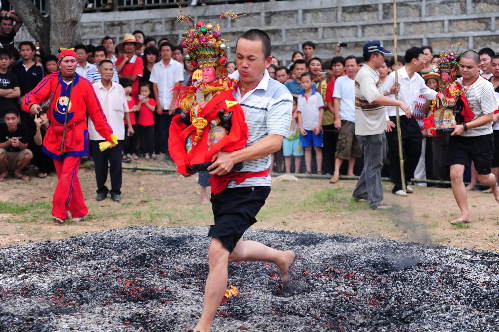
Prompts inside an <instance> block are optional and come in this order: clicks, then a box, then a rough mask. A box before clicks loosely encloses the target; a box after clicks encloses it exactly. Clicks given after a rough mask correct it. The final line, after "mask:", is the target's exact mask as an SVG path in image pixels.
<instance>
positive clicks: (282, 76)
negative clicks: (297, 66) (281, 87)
mask: <svg viewBox="0 0 499 332" xmlns="http://www.w3.org/2000/svg"><path fill="white" fill-rule="evenodd" d="M275 78H276V80H277V81H278V82H279V83H281V84H286V82H287V81H289V69H288V68H286V67H278V68H277V69H276V71H275Z"/></svg>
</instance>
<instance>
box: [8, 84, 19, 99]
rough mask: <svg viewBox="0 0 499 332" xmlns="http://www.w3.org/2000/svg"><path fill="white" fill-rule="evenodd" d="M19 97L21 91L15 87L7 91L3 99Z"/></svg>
mask: <svg viewBox="0 0 499 332" xmlns="http://www.w3.org/2000/svg"><path fill="white" fill-rule="evenodd" d="M20 96H21V89H20V88H19V87H18V86H16V87H15V88H13V89H9V91H8V92H7V93H6V94H5V95H4V97H5V98H18V97H20Z"/></svg>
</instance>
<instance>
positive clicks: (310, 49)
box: [301, 40, 315, 62]
mask: <svg viewBox="0 0 499 332" xmlns="http://www.w3.org/2000/svg"><path fill="white" fill-rule="evenodd" d="M301 49H302V51H303V56H304V57H305V62H309V61H310V60H312V58H313V57H314V53H315V44H314V43H313V42H311V41H309V40H308V41H306V42H304V43H303V44H302V45H301Z"/></svg>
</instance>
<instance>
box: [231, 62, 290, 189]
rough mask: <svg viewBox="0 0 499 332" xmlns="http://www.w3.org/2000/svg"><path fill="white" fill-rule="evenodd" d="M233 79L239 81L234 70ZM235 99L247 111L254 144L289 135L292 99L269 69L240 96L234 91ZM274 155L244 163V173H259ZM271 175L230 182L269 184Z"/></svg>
mask: <svg viewBox="0 0 499 332" xmlns="http://www.w3.org/2000/svg"><path fill="white" fill-rule="evenodd" d="M230 77H231V78H233V79H235V80H239V72H238V71H235V72H234V73H232V74H231V75H230ZM234 98H236V99H237V100H238V101H239V103H240V104H241V107H242V109H243V111H244V115H245V118H246V124H247V125H248V143H247V144H246V146H250V145H253V144H254V143H256V142H258V141H259V140H261V139H262V138H264V137H266V136H267V135H272V134H275V135H280V136H283V137H286V136H288V135H289V128H290V126H291V113H292V107H293V98H292V96H291V94H290V93H289V91H288V89H287V88H286V87H285V86H284V85H283V84H281V83H279V82H278V81H276V80H274V79H271V78H270V76H269V73H268V72H267V70H265V74H264V75H263V78H262V80H261V81H260V83H258V85H257V86H256V88H255V89H253V90H251V91H248V92H247V93H246V94H245V95H244V96H242V97H241V92H240V91H239V89H236V90H234ZM271 160H272V159H271V156H270V155H267V156H265V157H262V158H260V159H256V160H250V161H245V162H243V168H242V169H241V172H260V171H263V170H266V169H268V168H269V167H270V163H271ZM270 184H271V179H270V175H269V176H267V177H255V178H248V179H246V180H245V181H244V182H242V183H241V184H235V182H231V183H229V185H228V188H235V187H253V186H270Z"/></svg>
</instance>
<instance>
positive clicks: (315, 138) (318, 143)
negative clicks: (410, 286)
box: [298, 73, 324, 174]
mask: <svg viewBox="0 0 499 332" xmlns="http://www.w3.org/2000/svg"><path fill="white" fill-rule="evenodd" d="M300 81H301V86H302V89H303V91H304V93H303V94H302V95H300V96H298V124H299V126H300V132H301V137H300V141H301V145H302V147H303V150H304V151H305V167H306V171H307V173H308V174H311V173H312V147H313V148H314V150H315V159H316V161H317V174H322V140H323V137H322V117H323V116H324V102H323V100H322V96H321V94H320V93H318V92H317V91H315V89H313V87H312V83H313V82H312V75H311V74H310V73H304V74H303V75H301V78H300Z"/></svg>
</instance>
